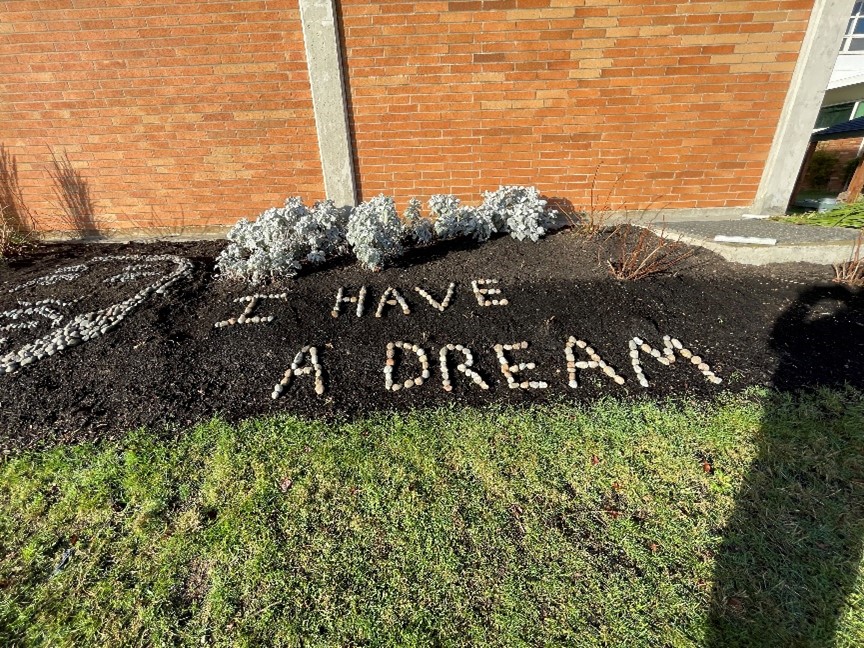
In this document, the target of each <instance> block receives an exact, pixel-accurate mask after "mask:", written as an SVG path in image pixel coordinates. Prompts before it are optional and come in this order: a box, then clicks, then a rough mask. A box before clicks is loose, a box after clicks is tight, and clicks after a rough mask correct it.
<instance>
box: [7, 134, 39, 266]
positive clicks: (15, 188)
mask: <svg viewBox="0 0 864 648" xmlns="http://www.w3.org/2000/svg"><path fill="white" fill-rule="evenodd" d="M32 232H33V217H32V216H31V214H30V210H29V209H28V208H27V205H26V203H25V202H24V197H23V195H22V193H21V186H20V185H19V183H18V165H17V163H16V161H15V156H14V155H12V154H11V153H9V151H7V150H6V147H5V146H3V145H2V144H0V258H2V257H4V256H6V255H7V254H10V253H12V252H15V251H16V250H18V249H20V248H21V247H22V246H24V245H26V244H27V243H28V242H29V241H30V240H31V236H32Z"/></svg>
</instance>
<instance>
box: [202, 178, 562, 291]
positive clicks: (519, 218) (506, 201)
mask: <svg viewBox="0 0 864 648" xmlns="http://www.w3.org/2000/svg"><path fill="white" fill-rule="evenodd" d="M483 196H484V200H483V204H482V205H480V206H479V207H470V206H468V205H463V204H462V203H461V202H460V200H459V198H457V197H456V196H454V195H451V194H438V195H434V196H432V197H431V198H430V199H429V210H430V212H431V213H432V215H434V216H435V217H436V218H435V219H434V220H432V219H430V218H428V217H424V216H423V215H422V214H421V203H420V201H419V200H417V199H416V198H412V199H411V200H410V201H409V203H408V208H407V209H406V211H405V214H404V223H403V221H402V220H400V218H399V216H398V215H397V213H396V207H395V205H394V203H393V199H392V198H390V197H387V196H383V195H381V196H377V197H376V198H373V199H372V200H369V201H367V202H364V203H362V204H360V205H358V206H357V207H355V208H354V209H353V210H351V209H350V208H344V209H339V208H337V207H336V206H335V205H334V204H333V202H332V201H330V200H325V201H321V202H317V203H315V204H314V205H313V206H312V207H311V208H309V207H306V206H305V205H304V204H303V201H302V200H301V199H300V198H298V197H292V198H288V199H287V200H286V201H285V206H284V207H278V208H272V209H268V210H266V211H264V212H263V213H262V214H261V215H260V216H259V217H258V219H257V220H255V221H254V222H250V221H248V220H246V219H245V218H244V219H242V220H240V221H239V222H238V223H237V224H236V225H235V226H234V227H233V228H232V229H231V231H230V232H229V233H228V239H229V240H230V241H231V243H230V245H228V247H227V248H225V250H224V251H223V252H222V253H221V254H220V255H219V258H218V259H217V262H216V266H217V268H218V270H219V272H220V274H221V276H223V277H226V278H230V279H243V280H246V281H250V282H252V283H260V282H263V281H267V280H269V279H274V278H278V277H286V276H287V277H290V276H293V275H296V274H297V272H298V271H299V270H300V269H301V268H302V266H303V264H309V265H315V264H319V263H322V262H324V261H326V260H327V259H329V258H331V257H333V256H337V255H340V254H343V253H346V252H348V251H349V249H350V251H352V252H353V253H354V255H355V256H356V257H357V260H358V261H360V263H361V264H362V265H363V266H364V267H366V268H370V269H373V270H379V269H381V268H382V267H384V265H386V263H387V262H388V261H390V260H392V259H394V258H396V257H399V256H400V255H401V254H402V253H403V250H404V248H403V243H406V244H409V245H417V244H419V245H426V244H428V243H431V242H432V241H434V240H435V239H436V238H437V239H439V240H447V239H453V238H460V237H471V238H474V239H475V240H477V241H480V242H483V241H488V240H489V238H490V237H491V236H492V235H493V234H494V233H496V232H509V233H510V235H511V236H512V237H513V238H515V239H518V240H520V241H522V240H525V239H526V238H527V239H530V240H532V241H535V242H536V241H537V240H538V239H539V238H540V237H542V236H543V235H544V234H545V233H546V231H547V230H548V229H549V227H550V226H551V224H552V222H553V221H554V218H555V216H556V212H555V211H554V210H549V211H547V210H546V201H545V200H543V199H542V198H540V194H539V192H538V191H537V189H535V188H534V187H519V186H502V187H500V188H499V189H498V190H497V191H487V192H485V193H484V194H483Z"/></svg>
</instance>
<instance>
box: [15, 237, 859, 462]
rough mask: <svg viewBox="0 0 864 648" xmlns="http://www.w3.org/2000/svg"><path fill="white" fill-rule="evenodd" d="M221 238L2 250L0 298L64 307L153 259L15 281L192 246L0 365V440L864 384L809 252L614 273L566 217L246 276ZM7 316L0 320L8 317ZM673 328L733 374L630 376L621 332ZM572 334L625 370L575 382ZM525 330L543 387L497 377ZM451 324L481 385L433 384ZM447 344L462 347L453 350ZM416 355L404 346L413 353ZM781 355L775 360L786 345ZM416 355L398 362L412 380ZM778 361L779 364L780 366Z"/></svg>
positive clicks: (848, 331) (841, 309)
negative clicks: (10, 365) (404, 351)
mask: <svg viewBox="0 0 864 648" xmlns="http://www.w3.org/2000/svg"><path fill="white" fill-rule="evenodd" d="M223 245H224V242H198V243H170V242H163V243H155V244H129V245H113V244H112V245H108V244H62V245H47V246H44V247H41V248H39V249H38V250H36V251H34V252H32V253H31V254H29V255H28V256H27V257H24V258H20V259H16V260H14V261H12V262H10V263H9V264H8V265H7V266H5V267H0V290H2V293H0V311H5V310H9V309H14V308H17V307H18V306H17V301H18V300H27V301H31V302H32V301H36V300H38V299H45V298H52V299H61V300H70V299H72V298H76V297H81V296H83V299H82V300H81V301H80V302H78V303H77V304H75V305H74V306H72V307H69V308H68V309H66V311H65V315H66V316H68V317H71V316H74V315H75V314H77V313H83V312H88V311H92V310H95V309H97V308H102V307H105V306H108V305H110V304H113V303H116V302H118V301H121V300H122V299H125V298H126V297H128V296H130V295H131V294H133V293H134V292H136V291H137V290H139V289H140V288H141V287H143V286H144V285H146V284H147V283H148V282H149V281H152V278H142V279H139V280H136V281H133V282H129V283H126V284H106V283H104V279H105V278H106V277H108V276H111V275H112V274H115V273H116V272H118V271H119V270H120V269H121V268H122V267H123V265H125V264H124V263H123V262H112V263H101V264H99V263H94V264H90V267H89V269H88V271H86V272H84V273H83V274H82V275H81V276H80V277H79V278H77V279H75V280H73V281H69V282H65V281H64V282H59V283H56V284H54V285H51V286H45V287H33V288H28V289H26V290H22V291H19V292H16V293H11V294H10V293H9V292H8V291H9V290H10V289H11V288H14V287H15V286H18V285H20V284H22V283H24V282H26V281H28V280H31V279H33V278H35V277H39V276H42V275H45V274H47V273H48V272H50V271H52V270H54V269H57V268H60V267H64V266H68V265H73V264H80V263H85V264H86V263H88V260H89V259H92V258H93V257H96V256H99V255H106V254H164V253H171V254H179V255H182V256H185V257H187V258H190V259H193V260H194V261H195V274H194V278H193V279H192V280H191V281H187V282H186V283H183V284H180V285H179V287H178V288H176V289H175V290H174V292H172V293H171V294H169V295H168V296H161V295H155V296H153V297H152V298H150V299H149V300H148V301H147V302H145V303H144V304H143V305H142V306H141V307H140V308H139V309H137V310H136V311H135V312H134V313H133V314H132V315H131V316H130V317H128V318H127V319H126V321H124V322H123V323H122V325H121V326H120V327H119V328H118V329H117V330H115V331H113V332H111V333H109V334H108V335H106V336H104V337H101V338H99V339H96V340H94V341H91V342H88V343H86V344H83V345H81V346H78V347H75V348H72V349H67V350H66V351H65V352H63V353H61V354H57V355H54V356H53V357H50V358H46V359H44V360H42V361H41V362H38V363H35V364H33V365H30V366H28V367H25V368H24V369H22V370H20V371H18V372H17V373H14V374H2V375H0V394H2V396H0V416H2V429H0V446H2V447H3V448H7V449H8V448H22V447H31V446H34V445H42V444H45V443H48V444H51V443H58V442H67V441H76V440H81V439H93V438H100V437H113V436H116V435H117V434H119V433H122V432H123V431H125V430H129V429H132V428H136V427H139V426H148V427H150V428H151V429H153V430H155V431H162V430H165V431H166V433H167V432H170V431H171V430H176V429H178V428H180V427H182V426H185V425H189V424H192V423H194V422H196V421H200V420H202V419H208V418H209V417H211V416H213V415H214V414H220V415H222V416H224V417H227V418H228V419H238V418H243V417H248V416H252V415H267V414H272V413H275V412H282V411H290V412H293V413H297V414H301V415H304V416H314V417H333V416H354V415H356V414H359V413H365V412H370V411H374V410H390V409H408V408H413V407H417V406H435V405H442V404H445V403H467V404H483V403H489V402H501V403H516V404H521V403H537V402H548V401H551V400H563V399H568V400H590V399H596V398H598V397H601V396H604V395H614V396H629V395H635V396H639V395H646V396H649V397H663V396H667V395H682V396H684V395H687V396H693V397H702V398H704V397H712V396H715V395H717V394H720V393H722V392H723V391H725V390H730V389H731V390H740V389H742V388H744V387H747V386H751V385H773V386H775V387H778V388H780V389H797V388H801V387H813V386H819V385H832V386H837V385H842V384H845V383H848V384H852V385H855V386H859V387H860V386H862V383H864V328H862V327H864V304H862V294H861V292H860V291H850V290H847V289H845V288H843V287H840V286H837V285H836V284H833V283H831V282H830V278H831V276H832V273H831V269H830V268H825V267H820V266H811V265H803V264H800V265H799V264H796V265H784V266H769V267H764V268H755V267H749V266H741V265H736V264H730V263H726V262H724V261H722V260H720V259H719V258H718V257H716V256H714V255H712V254H711V253H708V252H705V251H702V250H698V251H697V252H696V253H695V254H694V256H692V257H691V258H690V259H688V260H687V261H686V262H685V263H684V264H682V265H681V266H679V267H678V268H676V271H675V272H674V273H673V274H667V275H663V276H655V277H652V278H649V279H645V280H642V281H638V282H624V281H617V280H615V279H612V278H611V277H610V276H608V273H607V271H606V269H605V268H604V267H603V266H602V265H601V264H600V263H598V260H603V261H604V263H605V259H606V258H607V257H608V256H609V253H610V252H609V251H607V250H604V248H603V246H604V243H603V242H602V241H601V240H593V241H584V240H581V239H579V238H577V237H576V236H574V235H572V234H571V233H568V232H562V233H559V234H557V235H554V236H550V237H548V238H546V239H544V240H542V241H541V242H540V243H538V244H532V243H527V242H526V243H519V242H516V241H514V240H512V239H509V238H498V239H496V240H493V241H490V242H489V243H486V244H485V245H483V246H480V247H477V246H474V245H471V244H468V243H455V244H449V245H439V246H436V247H433V248H427V249H423V250H417V251H414V252H412V253H411V254H410V255H409V256H408V257H406V258H405V259H403V261H402V263H401V264H400V265H399V266H397V267H393V268H389V269H387V270H385V271H383V272H379V273H372V272H368V271H365V270H362V269H360V268H359V267H358V266H356V265H354V264H348V263H336V264H332V265H331V266H330V267H328V268H325V269H323V270H318V271H316V272H314V273H311V274H309V275H307V276H302V277H299V278H298V279H296V280H289V281H285V282H280V283H278V284H276V285H272V286H266V287H259V288H257V289H256V288H250V287H249V286H245V285H241V284H237V283H230V282H224V281H219V280H216V279H214V274H213V263H214V258H215V256H216V254H217V253H218V251H219V250H220V249H221V247H222V246H223ZM476 278H495V279H498V280H500V284H499V286H500V288H501V289H502V290H503V296H504V297H506V298H507V299H508V300H509V302H510V305H509V306H506V307H491V308H483V307H480V306H479V305H478V304H477V301H476V300H475V298H474V295H473V294H472V292H471V280H472V279H476ZM451 281H455V282H456V283H457V287H456V293H455V295H454V297H453V300H452V302H451V304H450V307H449V308H448V309H447V310H446V311H445V312H444V313H439V312H437V311H435V310H433V309H432V308H431V307H430V306H429V305H428V304H427V303H426V301H425V300H423V299H422V298H421V297H420V296H419V295H418V294H417V293H416V292H415V291H414V287H415V286H423V287H425V288H426V289H427V290H428V291H429V292H431V293H432V295H433V296H435V297H437V298H438V299H441V298H442V297H443V295H444V293H445V292H446V289H447V285H448V284H449V283H450V282H451ZM363 284H365V285H366V286H368V289H369V294H368V298H367V304H366V314H365V316H364V317H362V318H360V319H358V318H357V317H356V316H355V314H354V312H353V308H352V307H351V305H349V304H345V305H344V306H343V309H342V315H341V317H339V318H338V319H334V318H333V317H332V316H331V314H330V311H331V309H332V307H333V303H334V300H335V295H336V291H337V289H338V288H339V287H340V286H342V287H344V288H345V289H346V293H347V294H356V290H357V289H358V288H359V287H360V286H361V285H363ZM387 286H394V287H396V288H397V289H398V290H399V291H400V292H401V293H402V295H403V296H404V297H405V298H406V299H407V301H408V302H409V304H410V306H411V315H410V316H407V317H406V316H404V315H403V314H402V313H401V311H400V310H399V308H398V307H388V308H387V309H386V310H385V313H384V317H382V318H381V319H376V318H375V317H374V315H373V313H374V311H375V308H376V306H377V302H378V298H379V297H380V295H381V292H382V291H383V290H384V289H385V288H386V287H387ZM283 291H284V292H287V293H288V299H287V301H278V300H266V301H263V302H262V303H261V306H259V308H258V312H257V314H259V315H274V316H275V317H276V319H275V321H274V322H272V323H270V324H260V325H245V326H234V327H229V328H222V329H215V328H214V327H213V325H214V323H215V322H217V321H219V320H224V319H227V318H230V317H237V316H238V315H239V314H240V313H241V312H242V309H243V306H242V305H241V304H236V303H233V302H232V300H233V299H235V298H237V297H239V296H243V295H248V294H252V293H254V292H262V293H267V294H269V293H278V292H283ZM5 323H8V322H7V321H6V320H0V326H2V325H3V324H5ZM48 330H49V329H48V326H47V325H41V326H40V327H39V328H38V329H34V330H32V331H26V332H20V331H11V332H6V333H2V332H0V337H4V336H5V337H7V338H8V340H7V341H6V342H5V343H3V344H2V346H0V355H3V354H5V353H8V352H9V351H12V350H15V349H17V348H19V347H20V346H22V345H23V344H25V343H26V342H28V341H31V340H33V339H35V338H36V337H38V336H41V335H44V334H45V333H46V332H47V331H48ZM664 334H668V335H672V336H673V337H678V338H680V339H681V341H682V342H684V343H685V345H686V346H689V347H690V348H691V349H693V351H694V352H696V353H698V354H699V355H701V356H702V357H703V358H704V359H705V361H706V362H708V363H709V364H710V365H711V367H712V369H713V370H714V371H716V373H717V374H718V375H719V376H720V377H722V378H723V379H724V382H723V385H721V386H719V387H718V386H715V385H711V384H709V383H708V382H707V381H706V380H705V379H704V378H703V376H702V375H701V374H700V373H699V372H698V371H697V370H696V369H695V367H693V366H692V365H690V364H689V363H685V362H679V363H676V364H675V365H672V366H671V367H668V368H667V367H662V366H661V365H660V364H658V363H657V362H655V361H653V360H652V359H650V358H643V366H644V367H645V371H646V375H647V376H648V378H649V380H650V382H651V386H650V387H649V388H648V389H642V388H640V387H639V385H638V383H637V382H636V380H635V376H634V374H633V372H632V370H631V367H630V360H629V357H628V348H627V342H628V340H629V339H630V338H631V337H633V336H634V335H638V336H640V337H643V338H644V339H645V340H646V341H648V342H649V343H650V344H652V345H653V346H655V347H658V348H659V347H661V345H662V341H661V339H662V336H663V335H664ZM570 335H574V336H576V337H577V338H582V339H584V340H586V341H588V342H589V343H590V344H591V345H592V346H594V348H595V349H596V350H597V351H598V353H600V354H601V355H602V357H603V358H604V360H606V362H607V363H609V364H611V365H612V366H614V367H615V368H616V369H617V370H618V372H619V373H620V374H621V375H623V376H624V377H625V378H626V380H627V382H626V384H625V385H624V386H620V387H619V386H617V385H615V384H614V383H613V382H612V381H611V380H609V379H608V378H607V377H606V376H604V375H602V374H601V373H599V372H598V371H592V370H586V371H580V372H579V376H578V378H579V383H580V384H579V387H578V389H570V388H569V387H568V386H567V373H566V368H565V361H564V353H563V349H564V344H565V341H566V339H567V337H568V336H570ZM396 340H405V341H410V342H414V343H417V344H420V345H421V346H423V347H424V348H425V349H426V350H427V352H428V354H429V359H430V363H431V365H432V366H431V369H432V378H431V379H430V380H429V381H427V382H426V384H424V385H423V386H421V387H415V388H413V389H411V390H407V391H406V390H402V391H399V392H395V393H394V392H388V391H386V390H385V389H384V378H383V373H382V368H383V366H384V358H385V347H386V344H387V342H388V341H396ZM522 340H526V341H528V342H529V343H530V347H529V348H528V349H527V350H524V351H518V352H513V353H512V354H511V358H512V359H513V360H514V361H516V362H519V361H529V360H530V361H533V362H536V365H537V368H536V369H535V370H533V371H530V372H526V378H525V379H528V374H530V377H531V378H533V379H535V380H546V381H548V382H549V384H550V387H549V389H546V390H521V389H518V390H512V389H508V388H507V385H506V381H505V379H504V377H503V376H502V375H501V373H500V371H499V369H498V363H497V359H496V357H495V354H494V351H493V350H492V346H493V345H494V344H496V343H512V342H519V341H522ZM447 343H461V344H464V345H466V346H467V347H469V348H470V349H472V350H473V352H474V357H475V368H476V369H478V371H480V372H481V374H482V375H483V376H484V377H485V378H486V380H487V382H488V383H489V385H490V389H489V390H488V391H481V390H480V389H478V388H477V387H476V386H475V385H473V384H471V383H470V382H469V381H467V380H466V379H465V378H464V376H462V374H460V373H457V372H456V370H455V366H454V365H455V364H456V363H455V362H453V363H452V365H451V379H452V380H453V384H454V390H453V392H452V393H447V392H445V391H444V390H443V389H442V385H441V378H440V374H439V373H438V365H437V362H438V349H439V348H440V346H441V345H442V344H447ZM305 344H312V345H315V346H317V347H318V349H319V354H320V360H321V363H322V365H323V368H324V374H325V383H326V393H325V394H324V395H323V396H317V395H316V394H315V393H314V391H313V386H312V380H311V378H310V377H300V378H295V379H294V382H293V383H292V384H291V385H290V387H289V388H288V389H287V390H286V393H285V394H284V395H283V397H282V398H280V399H278V400H275V401H274V400H272V399H271V396H270V394H271V391H272V389H273V385H274V384H275V383H276V382H277V381H278V380H279V379H280V378H281V376H282V374H283V372H284V371H285V369H286V368H287V367H288V366H289V365H290V363H291V361H292V359H293V357H294V355H295V353H296V352H297V351H298V350H299V349H300V348H301V347H302V346H303V345H305ZM454 358H455V356H454ZM409 361H410V362H411V364H410V365H409V364H408V362H409ZM781 361H782V362H781ZM414 363H416V360H415V359H413V358H411V359H406V362H405V363H404V364H403V365H402V366H401V367H400V368H399V369H397V375H401V376H402V378H403V379H404V378H405V377H406V376H407V375H408V371H409V370H410V375H414V374H415V373H416V371H415V369H416V366H415V364H414ZM780 366H782V367H783V370H782V371H781V372H780V373H778V372H777V369H778V367H780Z"/></svg>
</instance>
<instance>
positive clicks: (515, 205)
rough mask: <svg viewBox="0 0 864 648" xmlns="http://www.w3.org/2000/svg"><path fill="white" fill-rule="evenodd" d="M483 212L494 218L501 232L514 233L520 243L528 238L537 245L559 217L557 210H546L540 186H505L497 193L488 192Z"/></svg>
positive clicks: (484, 198)
mask: <svg viewBox="0 0 864 648" xmlns="http://www.w3.org/2000/svg"><path fill="white" fill-rule="evenodd" d="M480 209H481V210H483V211H486V212H488V213H490V214H491V215H492V221H493V223H494V224H495V227H497V229H498V230H500V231H505V232H510V236H512V237H513V238H515V239H517V240H519V241H524V240H525V239H526V238H527V239H530V240H532V241H534V242H535V243H536V242H537V241H538V240H539V239H540V238H541V237H542V236H543V235H544V234H546V231H547V230H548V229H549V228H550V227H551V226H552V224H553V223H554V222H555V217H556V216H557V212H556V211H555V210H554V209H551V210H548V211H547V210H546V201H545V200H543V199H542V198H540V192H539V191H537V189H536V187H520V186H502V187H499V188H498V190H497V191H485V192H483V205H482V206H481V207H480Z"/></svg>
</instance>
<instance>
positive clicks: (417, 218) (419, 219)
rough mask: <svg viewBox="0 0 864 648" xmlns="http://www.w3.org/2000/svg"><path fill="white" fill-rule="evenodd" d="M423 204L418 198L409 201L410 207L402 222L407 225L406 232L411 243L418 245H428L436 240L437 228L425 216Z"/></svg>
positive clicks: (406, 210) (407, 208)
mask: <svg viewBox="0 0 864 648" xmlns="http://www.w3.org/2000/svg"><path fill="white" fill-rule="evenodd" d="M422 207H423V203H421V202H420V201H419V200H417V199H416V198H412V199H411V200H409V201H408V207H406V209H405V212H404V213H403V214H402V220H403V221H404V223H405V231H406V233H407V235H408V236H407V237H406V238H408V240H409V241H411V242H413V243H416V244H417V245H428V244H429V243H431V242H432V241H434V240H435V227H434V225H433V224H432V219H431V218H429V217H427V216H423V215H422V213H421V209H422Z"/></svg>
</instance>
